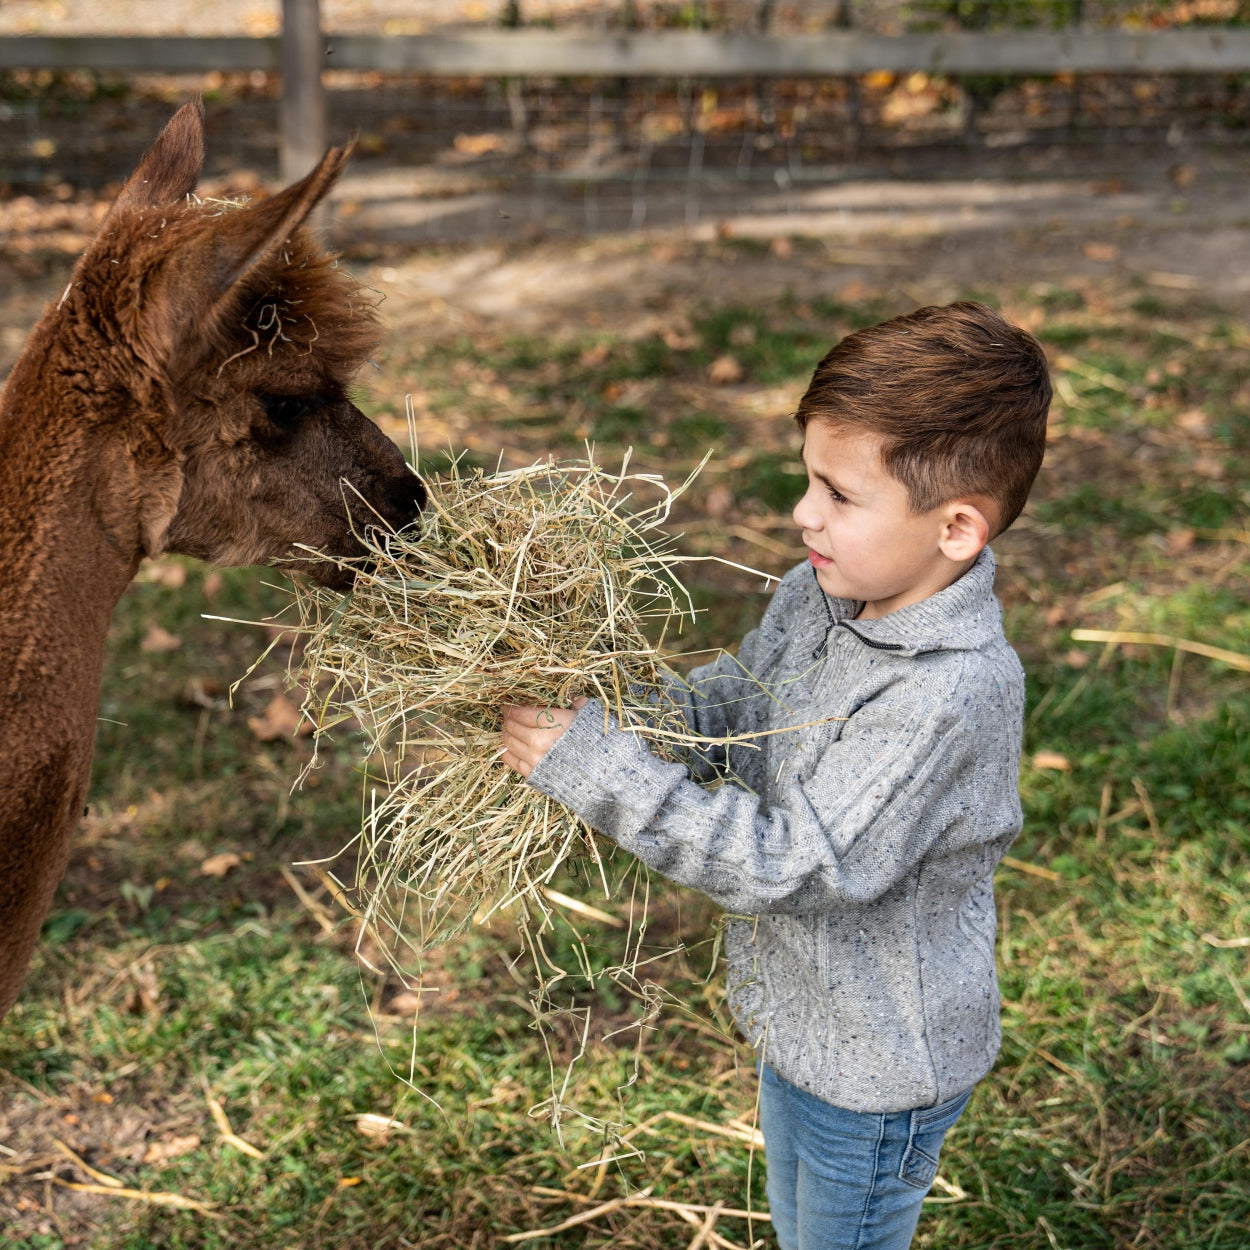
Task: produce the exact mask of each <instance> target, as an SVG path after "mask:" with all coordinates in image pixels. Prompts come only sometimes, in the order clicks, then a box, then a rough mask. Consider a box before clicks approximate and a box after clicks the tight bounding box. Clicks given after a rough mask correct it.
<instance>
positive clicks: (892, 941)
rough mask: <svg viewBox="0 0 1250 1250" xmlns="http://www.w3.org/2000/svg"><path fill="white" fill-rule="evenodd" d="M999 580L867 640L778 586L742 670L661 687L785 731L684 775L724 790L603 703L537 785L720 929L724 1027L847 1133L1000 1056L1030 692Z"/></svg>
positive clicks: (990, 570) (944, 1090)
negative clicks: (1001, 878) (1009, 859)
mask: <svg viewBox="0 0 1250 1250" xmlns="http://www.w3.org/2000/svg"><path fill="white" fill-rule="evenodd" d="M994 568H995V565H994V558H993V555H992V554H991V553H990V551H989V549H988V548H986V550H985V551H983V552H982V554H981V556H980V558H979V559H978V560H977V562H976V564H975V565H974V566H973V567H972V568H971V569H970V570H969V571H968V572H967V573H966V574H965V575H964V576H963V577H961V578H960V579H959V580H958V581H957V582H955V583H954V584H953V585H951V586H948V587H947V588H946V589H945V590H943V591H941V592H940V593H938V594H936V595H934V596H932V597H931V598H929V599H926V600H924V601H923V602H921V603H916V604H912V605H911V606H909V607H905V608H901V609H899V610H898V611H896V612H892V613H891V614H890V615H888V616H884V617H881V618H879V619H876V620H866V621H858V620H854V619H853V617H854V613H855V611H856V610H857V608H858V606H859V605H857V604H854V603H850V602H847V601H844V600H835V599H827V598H826V597H825V596H824V593H823V592H822V591H821V590H820V588H819V586H818V585H817V584H816V581H815V578H814V576H813V573H812V569H811V567H810V565H807V564H803V565H801V566H799V567H797V568H795V569H792V570H791V571H790V572H789V573H788V574H787V575H786V576H785V578H783V579H782V582H781V584H780V586H779V587H778V589H777V591H776V593H775V594H774V596H773V598H772V601H771V603H770V605H769V607H768V610H767V612H766V613H765V615H764V619H763V621H762V622H761V623H760V626H759V628H758V629H755V630H753V631H752V632H751V633H749V634H748V635H747V636H746V638H745V639H743V642H742V645H741V647H740V648H739V649H738V654H737V656H736V657H734V656H729V655H723V656H721V658H720V659H719V660H717V661H716V663H714V664H711V665H708V666H706V667H704V668H701V669H696V670H695V671H694V672H693V673H692V674H691V675H690V677H689V678H688V679H687V683H685V684H682V685H680V686H676V687H674V694H675V695H676V696H677V697H678V698H679V699H680V700H681V701H682V703H683V706H684V710H685V713H686V717H687V720H688V721H689V722H690V725H691V727H692V728H693V729H694V730H695V731H696V732H698V733H700V734H702V735H705V736H706V737H709V738H719V737H725V736H730V735H747V734H752V733H759V732H760V731H764V730H773V729H781V728H788V729H789V732H786V733H780V734H774V735H772V736H769V737H757V738H755V739H753V740H748V741H743V742H737V743H734V744H732V745H730V746H729V747H728V748H727V749H726V748H725V747H716V746H713V747H709V748H705V750H704V753H703V755H702V757H701V759H700V761H699V762H698V764H697V765H696V769H695V771H696V773H697V774H698V775H699V777H700V780H703V781H709V780H711V779H713V778H714V777H716V776H721V777H724V778H726V783H725V784H723V785H718V786H713V787H711V788H707V787H705V786H703V785H699V784H696V783H695V782H694V781H692V780H691V775H690V772H689V771H688V770H687V769H686V768H685V767H683V766H681V765H679V764H671V763H665V762H663V761H662V760H660V759H658V758H657V757H656V756H655V755H653V754H652V753H651V752H650V751H649V750H648V749H647V747H646V745H645V743H644V742H643V741H642V740H641V739H640V738H639V737H638V736H637V734H635V733H632V732H628V731H622V730H621V729H620V727H619V726H618V725H617V724H616V722H615V720H614V719H613V718H612V717H611V716H609V715H608V714H607V713H606V712H605V709H604V707H603V705H602V704H601V703H598V702H596V701H592V702H591V703H589V704H588V705H587V706H586V707H585V708H583V709H582V711H581V712H580V713H579V715H578V717H577V719H576V720H575V721H574V722H573V724H572V726H571V727H570V728H569V730H568V731H567V732H566V733H565V734H564V735H563V736H562V737H561V738H560V739H559V741H558V742H557V743H556V745H555V746H554V747H553V748H552V750H551V751H549V752H548V753H547V755H546V756H545V757H544V759H543V760H542V761H541V762H540V763H539V765H538V767H537V768H535V769H534V771H533V772H532V773H531V775H530V783H531V784H532V785H534V786H536V787H537V788H538V789H539V790H541V791H543V792H544V793H545V794H548V795H550V796H551V797H552V798H555V799H558V800H559V801H560V802H562V803H564V804H566V805H567V806H568V807H570V808H572V809H573V810H574V811H575V812H576V813H577V814H578V815H579V816H581V817H582V818H583V819H584V820H585V821H586V822H587V823H588V824H590V825H592V826H593V827H594V828H596V829H599V830H601V831H602V832H603V833H605V834H607V835H608V836H609V837H611V838H613V839H614V840H615V841H616V842H618V843H620V845H621V846H623V847H625V848H626V849H627V850H629V851H631V852H632V853H633V854H635V855H636V856H638V858H639V859H641V860H643V861H644V862H645V863H646V864H647V865H649V866H650V867H651V868H654V869H656V870H657V871H658V872H661V873H663V874H664V875H665V876H667V877H669V878H671V879H672V880H674V881H678V882H680V883H682V884H683V885H688V886H691V887H693V888H694V889H697V890H700V891H702V892H703V893H704V894H707V895H709V896H710V897H711V898H713V899H714V900H715V901H716V902H718V903H719V904H720V905H721V906H722V907H724V908H725V910H726V912H727V913H729V915H728V916H727V919H726V928H725V951H726V955H727V958H728V961H729V996H730V1003H731V1005H732V1007H733V1010H734V1015H735V1018H736V1020H737V1022H738V1026H739V1028H741V1029H742V1031H743V1032H744V1033H745V1035H746V1036H747V1037H748V1039H749V1040H750V1041H751V1043H752V1044H753V1045H754V1046H756V1047H757V1049H759V1050H760V1052H761V1054H762V1055H763V1056H764V1057H765V1058H766V1059H767V1060H768V1062H769V1064H770V1065H772V1067H773V1068H774V1069H775V1070H776V1071H777V1072H778V1073H779V1074H780V1075H781V1076H783V1077H785V1078H786V1080H788V1081H791V1082H792V1083H794V1084H795V1085H797V1086H799V1087H800V1088H801V1089H805V1090H807V1091H808V1092H809V1093H812V1094H814V1095H816V1097H818V1098H823V1099H825V1100H826V1101H827V1102H830V1103H833V1104H835V1105H836V1106H840V1107H845V1108H847V1109H849V1110H852V1111H866V1112H882V1111H905V1110H910V1109H912V1108H916V1107H927V1106H931V1105H933V1104H935V1103H938V1102H942V1101H944V1100H945V1099H947V1098H951V1097H953V1096H954V1095H955V1094H958V1093H960V1092H961V1091H963V1090H965V1089H967V1088H968V1087H969V1086H971V1085H972V1084H973V1083H974V1082H975V1081H977V1080H978V1079H979V1078H980V1077H982V1076H984V1075H985V1073H986V1072H987V1071H989V1069H990V1067H991V1066H992V1064H993V1062H994V1059H995V1056H996V1055H997V1053H998V1046H999V1040H1000V1033H999V1022H998V1016H999V999H998V982H997V977H996V975H995V969H994V938H995V909H994V895H993V884H992V878H993V872H994V868H995V865H996V864H997V863H998V861H999V859H1000V858H1001V857H1002V855H1003V853H1004V852H1005V851H1006V850H1007V848H1008V847H1009V846H1010V845H1011V843H1012V841H1013V840H1014V838H1015V837H1016V835H1017V833H1018V832H1019V830H1020V824H1021V814H1020V800H1019V793H1018V780H1019V766H1020V740H1021V731H1022V726H1023V711H1024V674H1023V672H1022V670H1021V668H1020V663H1019V661H1018V660H1017V658H1016V655H1015V653H1014V652H1013V651H1012V649H1011V647H1010V646H1009V645H1008V643H1007V641H1006V639H1005V638H1004V636H1003V632H1002V624H1001V617H1000V612H999V608H998V603H997V601H996V600H995V598H994V594H993V581H994ZM822 599H823V600H824V602H823V603H822ZM825 604H828V605H829V608H830V609H831V610H832V614H833V620H834V624H833V625H832V626H830V622H829V613H828V612H827V611H826V608H825Z"/></svg>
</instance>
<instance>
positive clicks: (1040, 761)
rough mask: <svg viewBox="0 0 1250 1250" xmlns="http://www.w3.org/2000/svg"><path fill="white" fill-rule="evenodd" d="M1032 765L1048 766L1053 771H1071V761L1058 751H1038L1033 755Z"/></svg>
mask: <svg viewBox="0 0 1250 1250" xmlns="http://www.w3.org/2000/svg"><path fill="white" fill-rule="evenodd" d="M1033 767H1034V768H1049V769H1052V770H1054V771H1055V772H1061V773H1066V772H1070V771H1071V769H1072V762H1071V760H1069V759H1068V757H1067V756H1066V755H1061V754H1060V753H1059V752H1058V751H1038V752H1036V753H1035V754H1034V756H1033Z"/></svg>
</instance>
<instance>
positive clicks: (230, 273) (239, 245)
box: [204, 147, 351, 308]
mask: <svg viewBox="0 0 1250 1250" xmlns="http://www.w3.org/2000/svg"><path fill="white" fill-rule="evenodd" d="M350 155H351V149H350V147H345V148H331V149H330V150H329V151H328V152H327V153H326V154H325V155H324V156H323V157H322V158H321V160H320V161H319V162H318V164H317V167H316V169H314V170H313V171H312V173H310V174H308V175H307V176H306V177H304V178H301V179H300V181H299V182H296V183H293V184H292V185H291V186H289V187H287V189H286V190H285V191H279V192H278V194H277V195H275V196H272V197H271V198H270V199H267V200H262V201H261V203H259V204H254V205H251V206H250V207H248V208H245V209H242V210H241V211H239V212H233V213H223V214H222V215H221V217H219V218H218V219H217V226H216V229H215V230H214V231H213V236H212V242H211V244H210V247H209V255H208V262H209V263H208V265H207V272H206V275H205V276H206V278H207V280H208V283H209V290H208V291H206V292H205V293H204V294H205V295H207V296H208V299H209V303H210V306H212V307H214V308H216V307H218V306H220V305H222V304H224V303H226V302H227V301H228V300H229V298H230V295H231V292H232V291H233V289H234V287H235V286H236V285H237V284H238V283H239V282H241V281H242V280H243V279H244V278H246V277H247V275H248V273H250V272H251V270H252V269H253V268H254V267H255V266H256V265H258V264H259V263H260V262H261V261H262V260H264V258H265V257H266V256H267V255H268V254H269V253H270V252H272V251H273V250H274V249H275V248H277V247H278V246H279V245H280V244H281V243H284V242H285V241H286V240H287V239H289V238H290V237H291V235H292V234H294V233H295V231H296V230H297V229H298V228H299V227H300V226H301V225H302V224H303V223H304V221H305V220H307V218H308V215H309V213H311V212H312V211H313V209H314V208H316V207H317V205H318V204H319V203H320V202H321V200H322V199H323V198H324V197H325V195H326V193H327V192H328V191H329V190H330V188H331V187H332V186H333V185H334V183H335V181H336V180H337V179H338V176H339V174H340V173H342V171H343V166H344V165H346V164H347V158H348V157H349V156H350Z"/></svg>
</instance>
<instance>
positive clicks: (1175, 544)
mask: <svg viewBox="0 0 1250 1250" xmlns="http://www.w3.org/2000/svg"><path fill="white" fill-rule="evenodd" d="M1166 545H1167V553H1168V555H1170V556H1179V555H1183V554H1184V553H1185V552H1186V551H1188V550H1189V549H1190V547H1192V546H1193V545H1194V532H1193V530H1191V529H1176V530H1169V531H1168V535H1167V544H1166Z"/></svg>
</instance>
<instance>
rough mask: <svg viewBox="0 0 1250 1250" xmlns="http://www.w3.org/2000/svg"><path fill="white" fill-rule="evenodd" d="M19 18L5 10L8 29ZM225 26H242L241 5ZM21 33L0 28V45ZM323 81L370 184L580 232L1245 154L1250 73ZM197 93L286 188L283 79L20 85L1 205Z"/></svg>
mask: <svg viewBox="0 0 1250 1250" xmlns="http://www.w3.org/2000/svg"><path fill="white" fill-rule="evenodd" d="M138 7H139V8H142V9H144V10H149V9H150V8H151V6H138ZM186 8H187V11H188V14H190V15H195V14H198V15H199V16H196V17H195V20H196V22H198V23H201V24H202V20H203V15H202V8H203V6H195V5H192V4H190V3H189V0H188V2H187V4H186ZM253 16H255V14H253ZM1247 16H1250V2H1248V0H1174V2H1171V3H1165V2H1164V0H907V2H904V0H799V2H794V3H779V2H769V0H685V2H680V3H679V2H677V0H629V2H622V0H598V2H595V0H587V2H583V3H576V2H574V0H492V3H489V4H487V3H476V4H475V3H466V4H459V5H457V4H445V3H438V4H435V3H433V2H432V0H409V2H408V3H404V4H400V3H398V2H397V0H394V2H393V0H372V2H364V0H361V2H358V3H348V2H347V0H340V2H339V3H332V2H327V3H326V4H325V6H324V21H325V25H326V27H327V28H328V29H330V30H331V31H334V30H336V29H342V30H371V31H373V32H375V33H376V32H379V31H380V32H382V33H384V34H408V35H411V34H421V33H424V32H432V31H436V30H456V29H465V28H470V27H473V26H482V25H491V26H499V25H501V24H502V25H511V26H539V27H550V28H555V29H561V30H563V29H570V30H571V29H581V30H592V31H601V32H607V31H614V30H615V31H620V30H643V31H645V30H651V31H665V30H674V31H676V30H682V29H706V30H711V31H723V32H728V33H734V32H766V33H790V34H793V33H804V32H819V31H827V30H830V29H844V30H860V31H871V32H874V33H876V34H880V35H884V36H889V35H898V34H905V33H908V32H916V31H925V30H934V29H940V30H950V29H967V30H1028V29H1033V30H1036V29H1039V28H1044V29H1059V30H1068V31H1071V32H1072V33H1073V36H1074V37H1078V38H1079V37H1080V32H1082V31H1088V30H1094V29H1105V28H1108V27H1114V28H1119V29H1125V30H1140V29H1161V28H1176V27H1188V26H1193V25H1195V24H1198V25H1201V24H1203V23H1212V22H1215V23H1223V24H1228V23H1236V22H1239V21H1241V20H1243V19H1244V18H1246V17H1247ZM12 19H13V14H12V12H10V14H9V15H8V17H7V18H6V21H10V22H11V21H12ZM179 20H180V19H179V12H178V6H177V4H175V5H173V6H172V7H171V9H170V11H169V22H170V26H171V27H172V28H174V29H179V28H180V27H179V25H178V23H179ZM219 20H220V21H221V22H227V23H229V22H233V23H237V22H239V21H240V20H242V19H241V18H240V15H239V14H237V13H235V12H234V10H233V9H232V8H230V7H229V6H225V7H223V9H222V11H221V13H220V14H219ZM254 25H255V23H254ZM12 29H13V28H12V26H11V25H8V26H6V25H5V23H4V22H0V33H10V32H11V31H12ZM195 29H196V31H199V29H200V27H199V25H196V26H195ZM225 29H229V28H228V27H227V28H225ZM234 29H236V30H237V29H238V26H237V25H236V26H235V27H234ZM256 29H257V30H258V31H259V27H256ZM217 33H220V31H219V32H217ZM328 64H332V60H330V61H328ZM325 80H326V86H327V88H328V97H329V116H330V134H331V137H332V138H333V139H341V138H344V137H346V136H347V135H349V134H353V133H354V134H356V135H357V136H358V155H357V164H356V166H355V168H356V169H357V170H361V171H368V170H371V169H372V170H374V171H378V170H382V169H392V170H399V171H403V170H421V171H423V177H422V178H421V179H420V180H418V181H417V182H412V183H408V184H403V185H405V186H406V187H407V188H408V191H406V192H405V193H409V192H413V193H417V194H421V195H426V196H434V197H437V196H448V195H472V194H473V193H474V192H475V191H481V190H484V189H491V190H495V191H498V190H499V189H501V188H502V189H506V190H508V191H509V192H510V193H511V195H512V197H513V199H514V202H517V203H523V204H524V210H523V212H524V216H525V217H526V220H527V221H529V222H531V223H534V222H538V223H541V222H543V221H546V220H549V219H551V218H553V217H558V218H559V219H560V221H561V222H562V223H563V224H564V227H565V228H571V229H580V230H585V231H588V232H594V231H597V230H607V229H613V230H618V229H628V228H640V227H643V226H645V225H647V224H650V223H653V222H654V221H656V220H657V219H658V218H660V217H663V218H664V219H665V220H667V221H674V220H676V221H678V222H685V224H687V225H691V224H694V223H696V222H697V221H699V220H700V219H701V218H702V217H704V216H705V214H706V212H707V211H708V207H707V206H708V203H709V201H714V202H715V203H716V204H717V205H718V207H719V211H724V209H725V206H726V204H728V205H729V211H732V204H733V202H734V201H735V199H736V198H741V197H751V196H754V195H756V194H758V193H759V192H760V191H761V190H763V189H767V190H768V191H770V192H771V193H774V194H775V193H777V192H781V193H783V194H784V192H785V191H786V190H787V189H788V188H791V187H797V186H804V185H807V186H810V185H812V184H816V183H820V182H824V181H837V180H841V179H844V178H846V177H847V176H850V175H853V174H854V173H855V172H857V171H859V170H863V169H865V168H874V169H883V168H884V169H893V170H898V169H900V168H906V169H907V170H909V171H919V172H923V171H925V170H927V169H929V170H931V169H936V168H939V167H940V166H941V163H942V162H943V161H944V160H945V159H947V157H948V156H949V155H950V154H951V153H952V152H953V151H966V150H969V149H971V150H975V151H987V150H988V151H991V152H994V151H1002V152H1011V151H1012V150H1014V149H1029V148H1039V147H1044V146H1046V145H1056V144H1061V145H1064V146H1067V147H1076V148H1080V147H1084V148H1086V149H1094V148H1096V147H1098V146H1100V145H1102V146H1105V145H1106V144H1107V143H1108V142H1110V143H1114V144H1116V145H1117V146H1120V147H1123V146H1126V145H1131V144H1134V143H1142V144H1147V145H1154V146H1158V145H1161V144H1167V143H1170V144H1172V145H1173V146H1175V145H1177V144H1178V143H1179V142H1180V141H1181V140H1182V138H1192V137H1194V136H1201V137H1202V139H1203V140H1204V141H1205V142H1209V143H1216V144H1223V145H1231V146H1239V145H1242V144H1244V142H1245V134H1246V124H1247V121H1250V75H1240V74H1149V75H1147V74H1097V75H1093V74H1091V75H1073V74H1049V75H1043V74H1033V75H1009V74H961V75H943V74H937V73H929V72H920V71H916V72H911V73H893V72H886V71H878V72H871V73H865V74H857V75H853V76H845V77H828V78H810V77H809V78H787V77H784V76H782V77H770V78H741V79H724V78H720V79H716V80H708V79H702V80H700V79H699V78H696V77H687V76H683V75H681V74H674V75H672V76H666V77H653V78H641V79H626V78H616V79H612V78H576V77H574V78H550V77H547V78H541V77H512V78H506V79H505V78H498V77H484V76H477V77H468V78H454V79H451V78H442V77H432V76H428V75H427V76H420V75H411V74H385V73H381V72H376V71H350V72H349V71H342V70H337V71H336V70H333V69H330V70H328V71H327V73H326V75H325ZM197 91H198V92H202V93H203V94H204V95H205V98H206V103H207V107H208V119H209V147H210V152H211V157H210V169H209V172H210V174H212V175H216V176H218V177H220V178H223V179H226V180H231V179H233V180H234V181H235V182H239V181H242V182H244V183H246V182H247V180H248V179H256V178H259V179H270V178H273V177H275V176H276V173H277V147H278V105H279V99H280V93H281V82H280V79H279V78H278V76H277V75H275V74H272V73H269V72H266V71H260V70H256V71H252V72H250V73H223V72H213V73H209V74H207V75H180V76H170V75H130V76H123V75H118V74H102V73H91V72H85V71H55V70H49V69H43V70H26V71H16V72H11V73H8V74H4V75H0V194H4V193H7V194H9V195H13V194H21V193H28V194H29V193H40V194H43V195H52V196H53V197H60V198H62V199H70V198H72V197H74V196H75V195H76V194H78V193H79V192H80V191H83V190H84V189H86V190H98V189H100V188H101V187H103V186H105V185H106V184H108V183H109V182H111V181H114V180H116V179H118V178H119V177H121V176H122V175H124V173H125V172H126V171H127V170H128V169H129V168H130V167H132V166H133V164H134V161H135V160H136V159H137V157H138V156H139V154H140V153H141V152H142V150H143V149H144V147H145V146H146V144H147V143H148V142H150V140H151V138H152V136H153V135H154V134H155V133H156V130H157V129H158V128H159V126H160V124H161V123H162V121H163V120H164V119H165V117H167V115H168V113H169V111H170V107H171V105H173V104H175V103H178V102H181V101H182V100H184V99H186V98H187V97H188V96H189V95H190V94H193V93H195V92H197ZM414 189H415V191H414ZM450 222H451V219H450V218H449V216H448V215H446V214H438V213H431V214H430V215H429V217H428V220H427V221H426V223H425V224H424V225H420V226H418V227H417V228H416V229H415V235H416V237H418V238H421V237H440V236H441V235H442V234H443V233H444V232H446V231H447V230H448V229H451V230H452V233H455V229H454V227H452V226H451V224H450Z"/></svg>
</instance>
